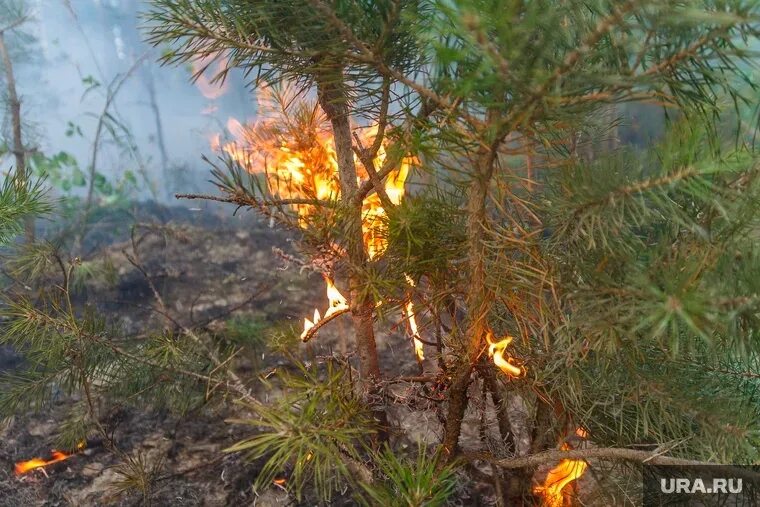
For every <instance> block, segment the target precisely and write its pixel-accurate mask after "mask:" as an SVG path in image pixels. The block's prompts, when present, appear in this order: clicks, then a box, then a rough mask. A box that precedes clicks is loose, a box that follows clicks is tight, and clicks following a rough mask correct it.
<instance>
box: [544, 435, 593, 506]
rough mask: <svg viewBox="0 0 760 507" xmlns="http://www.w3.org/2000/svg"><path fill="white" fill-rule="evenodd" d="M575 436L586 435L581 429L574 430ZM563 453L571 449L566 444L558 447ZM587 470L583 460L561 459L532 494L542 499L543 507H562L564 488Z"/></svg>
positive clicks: (586, 464)
mask: <svg viewBox="0 0 760 507" xmlns="http://www.w3.org/2000/svg"><path fill="white" fill-rule="evenodd" d="M575 434H576V435H577V436H579V437H581V438H586V437H587V436H588V433H587V432H586V430H584V429H583V428H578V429H577V430H575ZM560 449H561V450H563V451H569V450H571V449H572V446H570V445H569V444H568V443H567V442H565V443H563V444H562V446H561V447H560ZM587 468H588V463H586V462H585V461H583V460H575V459H563V460H561V461H560V462H559V464H558V465H557V466H556V467H554V468H552V469H551V470H549V473H548V474H546V479H545V480H544V483H543V484H541V485H539V486H536V487H534V488H533V492H534V493H536V494H537V495H540V496H541V497H542V505H544V506H545V507H563V506H564V505H565V504H566V502H565V493H566V491H565V488H567V487H568V486H569V485H570V484H571V483H572V482H573V481H576V480H578V479H579V478H580V477H581V476H582V475H583V474H584V473H585V472H586V469H587Z"/></svg>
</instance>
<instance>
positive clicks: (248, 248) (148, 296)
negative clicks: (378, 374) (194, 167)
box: [0, 203, 466, 507]
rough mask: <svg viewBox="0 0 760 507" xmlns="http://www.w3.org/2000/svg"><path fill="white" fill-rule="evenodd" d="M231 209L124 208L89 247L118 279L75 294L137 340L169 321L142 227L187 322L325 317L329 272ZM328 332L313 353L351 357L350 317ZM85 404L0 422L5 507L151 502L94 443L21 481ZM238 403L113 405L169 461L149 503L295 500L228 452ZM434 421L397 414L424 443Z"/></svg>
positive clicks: (158, 457) (148, 452)
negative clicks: (26, 463) (157, 296)
mask: <svg viewBox="0 0 760 507" xmlns="http://www.w3.org/2000/svg"><path fill="white" fill-rule="evenodd" d="M233 211H234V209H233V208H232V207H213V206H207V205H201V206H200V207H195V206H192V205H186V206H174V207H164V206H160V205H156V204H153V203H140V204H137V205H135V206H133V207H132V208H131V209H130V210H127V212H126V213H121V214H115V215H114V216H113V217H108V216H106V217H105V218H103V219H102V220H101V221H100V224H105V225H101V226H100V227H97V226H96V227H95V228H94V229H93V232H92V233H91V234H90V239H89V240H88V242H87V243H86V244H85V246H84V250H85V251H86V252H88V253H87V255H88V256H91V257H97V256H101V255H105V256H107V257H108V258H109V259H110V261H111V263H112V264H113V268H114V270H115V272H116V274H117V275H118V277H117V281H116V283H115V284H113V283H95V284H91V285H90V286H88V287H87V288H86V289H85V290H84V291H80V293H79V294H77V299H78V300H79V302H80V303H86V304H90V305H95V306H96V308H97V309H98V310H99V311H100V312H103V314H104V315H106V316H107V318H108V319H109V320H111V321H113V322H115V323H118V324H119V325H120V327H121V328H122V329H123V332H124V333H127V334H138V333H140V332H141V331H142V330H145V329H157V328H159V329H160V327H161V326H164V325H166V322H165V319H163V318H162V317H161V315H159V314H157V313H156V312H155V311H154V310H152V308H153V306H154V301H153V297H152V293H151V289H150V286H149V285H148V284H147V282H146V280H145V277H144V276H143V275H142V274H141V273H140V272H139V271H138V270H137V269H135V268H134V266H132V265H131V264H130V263H129V262H128V261H127V259H126V258H125V256H124V253H123V251H124V250H129V248H130V246H131V243H130V239H129V238H130V231H131V227H132V225H134V224H140V226H139V227H138V229H137V230H138V236H140V235H142V236H143V237H142V239H141V241H140V247H139V251H140V256H141V259H140V260H141V263H142V265H143V266H144V267H145V268H146V271H148V272H149V273H150V276H151V278H152V279H153V280H155V282H156V286H157V288H158V290H159V291H160V292H161V295H162V297H163V298H164V300H165V301H166V305H167V307H169V309H170V310H171V311H172V313H173V314H174V315H176V316H178V318H179V319H181V320H182V323H183V325H187V326H191V327H192V326H198V325H203V326H205V327H207V328H208V329H211V330H212V331H220V332H223V330H224V326H225V323H226V322H228V321H229V319H230V318H233V317H235V316H244V317H245V318H247V319H251V320H253V321H255V322H260V323H261V324H262V325H264V326H265V325H272V324H275V323H277V324H283V323H284V324H285V325H287V324H292V325H294V326H299V327H300V326H301V323H302V322H303V318H304V316H309V315H311V313H313V309H314V307H315V306H316V307H318V308H320V309H322V310H324V309H325V308H326V305H327V301H326V297H325V294H324V284H323V281H322V278H321V276H320V275H319V274H318V273H314V272H308V271H304V270H302V269H299V267H298V266H297V265H294V264H293V263H289V262H287V260H286V256H287V255H293V254H294V253H295V250H294V248H293V244H292V240H293V236H292V235H291V234H289V233H286V232H283V231H280V230H278V229H276V228H273V227H270V224H269V223H267V222H266V221H263V220H261V219H259V218H257V217H256V216H255V215H253V214H252V213H241V214H238V215H234V216H233V214H232V212H233ZM151 228H153V229H151ZM151 230H153V232H152V233H148V234H146V232H149V231H151ZM156 231H159V232H156ZM282 252H284V253H285V254H286V255H285V256H283V255H282ZM330 328H331V329H330V331H329V332H328V333H325V335H324V336H322V335H320V336H319V340H318V343H315V344H310V345H309V346H302V347H304V349H305V350H306V352H308V353H309V354H312V355H313V354H332V353H334V352H338V353H345V352H350V340H349V338H350V330H351V326H350V321H348V320H347V318H346V317H341V318H340V319H336V321H335V322H334V325H333V324H331V326H330ZM389 329H390V331H386V332H385V333H384V334H382V335H379V336H378V345H379V349H380V354H381V356H382V359H383V362H384V364H391V365H393V368H394V369H395V370H396V371H395V372H393V373H395V374H406V375H416V374H418V373H419V371H418V366H417V364H416V363H415V362H414V360H413V358H412V356H411V354H410V353H409V343H408V342H407V339H406V338H405V337H404V333H403V331H402V330H399V326H390V327H389ZM259 360H260V364H257V365H255V368H256V370H257V371H261V370H262V369H266V368H271V367H274V366H277V364H276V361H278V359H276V358H274V357H272V358H269V357H266V355H264V354H262V355H261V357H260V358H259ZM22 363H23V357H22V356H21V355H19V354H18V353H17V352H15V351H12V350H8V349H7V348H6V349H4V350H0V369H2V370H5V371H8V370H13V369H14V368H17V367H19V366H20V365H21V364H22ZM241 368H242V369H243V372H244V373H245V372H246V371H248V372H251V373H254V374H255V373H256V371H254V366H252V365H250V364H249V365H246V364H245V363H244V362H243V364H242V365H241ZM246 368H248V369H247V370H246ZM404 389H407V388H404ZM408 389H414V387H411V388H408ZM259 394H261V395H263V396H266V395H267V394H268V393H259ZM397 394H398V395H399V396H405V395H407V394H408V393H406V392H398V393H397ZM77 401H78V400H76V399H71V398H66V397H63V396H60V397H58V398H57V399H56V400H55V402H54V404H53V406H51V407H47V408H46V409H45V411H44V412H41V413H34V412H30V413H24V414H16V415H15V416H14V417H12V418H9V419H6V420H5V421H3V422H2V424H1V425H0V507H16V506H63V505H76V506H90V505H92V506H98V505H119V506H127V505H130V506H131V505H143V504H144V501H143V498H141V496H140V495H136V494H133V493H130V494H118V487H116V486H115V482H114V481H116V480H117V479H118V478H119V475H118V474H117V470H116V469H115V468H114V467H115V466H116V465H117V464H118V463H119V459H117V457H116V456H115V455H114V454H113V453H111V452H109V451H107V450H106V447H105V446H104V445H103V444H102V442H98V441H96V440H95V441H91V442H88V447H87V449H85V450H84V451H82V452H80V453H78V454H76V455H75V456H73V457H71V458H69V459H67V460H65V461H62V462H59V463H56V464H53V465H50V466H48V467H46V468H45V471H44V472H43V471H39V470H36V471H32V472H30V473H27V474H24V475H23V476H20V477H17V476H16V475H15V474H14V463H16V462H17V461H20V460H26V459H31V458H33V457H42V458H45V457H47V456H49V454H50V450H51V448H53V447H54V446H55V441H56V437H57V435H58V433H59V430H60V427H61V424H62V421H63V420H64V419H65V417H66V414H67V413H68V411H69V410H70V409H71V407H72V405H73V404H74V403H76V402H77ZM230 405H231V404H220V405H215V406H213V407H204V408H201V409H198V410H194V411H192V412H191V413H188V414H184V415H182V416H180V415H177V414H174V413H169V412H167V411H158V410H150V409H146V408H135V407H122V408H118V409H116V410H113V409H111V410H109V412H108V414H107V417H106V418H105V419H104V420H103V421H101V422H103V423H104V425H105V426H107V427H108V428H109V430H110V431H113V434H114V441H115V442H116V443H117V444H118V446H119V448H120V449H121V450H122V451H124V452H126V453H129V454H130V455H132V456H142V457H143V458H144V459H145V460H146V461H147V462H150V463H160V467H159V469H158V471H157V476H158V477H159V480H158V481H157V482H156V484H155V487H154V488H153V489H152V492H151V498H150V502H151V503H150V504H151V505H160V506H163V505H171V506H175V505H177V506H184V505H188V506H225V505H235V506H236V505H294V504H295V503H294V501H293V499H292V498H289V497H288V495H287V494H286V493H285V492H284V491H283V490H281V489H280V488H277V487H275V486H273V487H271V488H269V489H268V490H266V491H259V492H254V491H253V489H252V487H251V484H252V482H253V480H254V479H255V477H256V474H257V470H259V468H260V466H261V463H255V462H254V463H250V462H247V461H245V460H244V458H243V457H242V456H240V455H238V454H226V453H224V452H222V451H223V449H225V448H226V447H228V446H229V445H231V444H233V443H235V442H237V441H239V440H240V439H241V437H244V436H245V435H246V433H245V431H246V430H245V428H240V427H237V426H234V425H231V424H227V423H225V422H224V420H225V418H227V417H229V416H230V415H235V414H233V413H232V412H231V410H233V409H232V408H230ZM434 419H435V418H434V416H433V415H432V412H430V411H427V412H424V411H423V412H421V413H420V412H419V411H411V410H409V411H404V410H399V411H397V413H396V414H395V420H396V422H397V424H399V425H401V426H405V427H406V428H407V429H408V430H409V431H407V433H410V434H412V435H413V436H415V435H416V437H418V438H421V439H428V437H430V436H431V432H433V431H437V421H435V420H434ZM464 500H465V501H466V498H465V499H464ZM339 503H343V504H345V503H350V501H348V500H347V499H346V500H345V501H339Z"/></svg>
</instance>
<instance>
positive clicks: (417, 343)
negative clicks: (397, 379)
mask: <svg viewBox="0 0 760 507" xmlns="http://www.w3.org/2000/svg"><path fill="white" fill-rule="evenodd" d="M389 196H390V194H389ZM404 276H405V277H406V283H408V284H409V285H410V286H412V287H414V280H412V277H410V276H409V275H407V274H404ZM404 314H405V316H406V318H407V319H408V320H409V329H410V330H411V332H412V343H414V354H415V355H416V356H417V361H420V362H422V361H423V360H424V359H425V350H424V349H423V347H422V340H421V339H420V332H419V330H418V329H417V318H416V317H415V315H414V303H412V298H411V297H409V298H407V300H406V303H405V304H404Z"/></svg>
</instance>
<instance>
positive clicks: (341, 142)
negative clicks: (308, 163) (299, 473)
mask: <svg viewBox="0 0 760 507" xmlns="http://www.w3.org/2000/svg"><path fill="white" fill-rule="evenodd" d="M317 88H318V94H319V105H320V106H321V107H322V109H323V110H324V112H325V114H326V115H327V117H328V119H329V120H330V123H331V125H332V131H333V137H334V140H335V152H336V155H337V158H338V171H339V176H340V196H341V201H342V203H343V204H344V206H345V207H346V215H345V223H344V227H345V237H346V240H347V245H346V250H347V252H348V261H349V264H350V266H349V268H350V269H349V280H348V282H349V294H350V305H351V315H352V317H353V323H354V332H355V339H356V350H357V353H358V355H359V374H360V376H361V384H362V392H363V393H364V394H365V396H366V400H367V402H368V403H369V405H370V406H371V407H373V408H372V413H373V416H374V418H375V419H376V421H377V423H378V427H379V439H380V440H385V439H386V438H387V431H388V418H387V414H386V413H385V409H384V408H377V407H378V406H382V405H383V399H382V393H381V392H380V390H379V388H378V380H379V379H380V378H381V376H382V374H381V372H380V364H379V361H378V357H377V345H376V343H375V332H374V328H373V323H372V318H373V313H374V307H375V305H374V302H373V301H372V299H371V298H370V297H367V295H366V294H365V291H364V290H363V279H362V275H361V270H362V267H363V266H364V265H365V264H366V262H367V253H366V251H365V249H364V239H363V236H362V203H361V201H358V200H357V199H356V195H357V190H358V185H357V181H356V178H357V173H356V165H355V163H354V153H353V149H352V147H353V144H352V143H353V140H352V135H351V125H350V118H349V108H348V104H347V96H346V91H345V89H344V84H343V74H342V69H335V71H334V72H332V73H330V74H329V75H326V76H322V78H321V79H318V81H317Z"/></svg>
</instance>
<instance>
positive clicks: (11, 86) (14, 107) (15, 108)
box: [0, 31, 35, 243]
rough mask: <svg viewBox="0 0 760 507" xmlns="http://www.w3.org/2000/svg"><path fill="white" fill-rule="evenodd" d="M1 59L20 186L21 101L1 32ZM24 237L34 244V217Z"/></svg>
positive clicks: (23, 169)
mask: <svg viewBox="0 0 760 507" xmlns="http://www.w3.org/2000/svg"><path fill="white" fill-rule="evenodd" d="M0 57H1V58H2V60H3V66H4V67H5V81H6V86H7V90H8V107H9V108H10V111H11V126H12V130H13V133H12V136H13V156H14V157H15V158H16V177H17V178H18V181H19V183H20V184H23V183H24V182H26V178H27V174H26V150H25V148H24V143H23V139H22V137H21V101H20V100H19V98H18V94H17V93H16V78H15V76H14V75H13V62H11V57H10V54H9V53H8V47H7V46H6V44H5V32H4V31H0ZM24 235H25V237H26V242H27V243H34V239H35V231H34V217H27V218H26V221H25V223H24Z"/></svg>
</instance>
